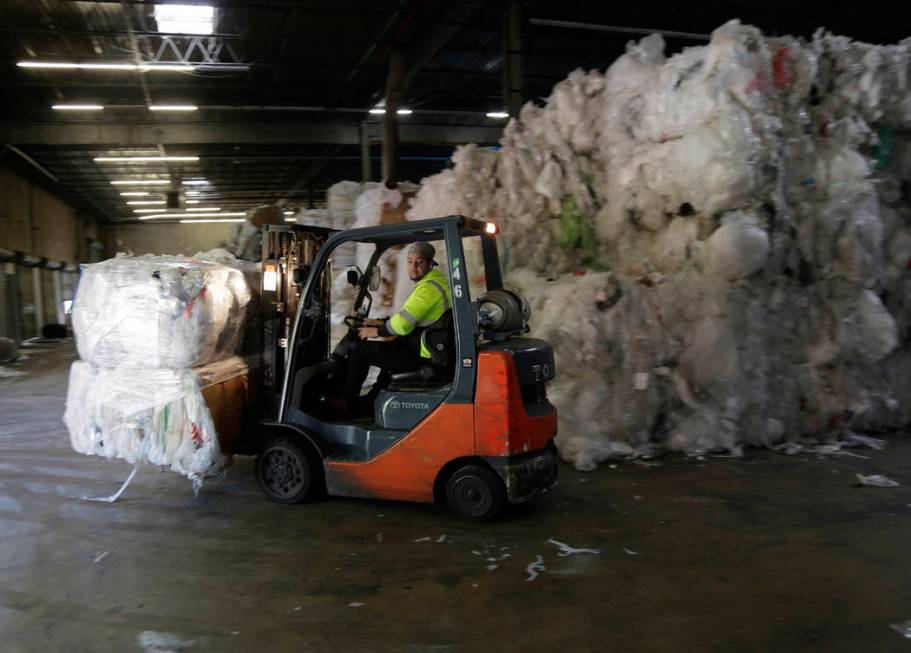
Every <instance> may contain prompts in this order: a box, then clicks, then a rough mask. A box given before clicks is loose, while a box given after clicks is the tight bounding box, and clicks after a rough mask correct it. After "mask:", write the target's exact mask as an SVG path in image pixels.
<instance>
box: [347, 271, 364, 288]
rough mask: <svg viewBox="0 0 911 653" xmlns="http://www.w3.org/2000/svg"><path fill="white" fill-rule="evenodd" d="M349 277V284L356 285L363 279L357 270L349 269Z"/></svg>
mask: <svg viewBox="0 0 911 653" xmlns="http://www.w3.org/2000/svg"><path fill="white" fill-rule="evenodd" d="M347 278H348V285H349V286H356V285H357V284H358V282H359V281H360V280H361V278H360V276H359V275H358V273H357V270H348V276H347Z"/></svg>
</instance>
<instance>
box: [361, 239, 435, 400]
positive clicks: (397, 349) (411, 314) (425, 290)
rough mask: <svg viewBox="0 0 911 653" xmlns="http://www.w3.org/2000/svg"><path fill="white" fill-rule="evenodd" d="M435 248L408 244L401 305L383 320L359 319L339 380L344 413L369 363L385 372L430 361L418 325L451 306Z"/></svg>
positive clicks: (401, 370) (368, 367)
mask: <svg viewBox="0 0 911 653" xmlns="http://www.w3.org/2000/svg"><path fill="white" fill-rule="evenodd" d="M434 256H436V250H435V249H434V247H433V245H431V244H430V243H426V242H417V243H414V244H412V245H411V247H409V248H408V276H409V277H410V278H411V280H412V281H414V282H415V286H414V289H413V290H412V291H411V294H410V295H408V299H406V300H405V304H404V306H402V309H401V310H400V311H399V312H398V313H396V314H395V315H393V316H392V317H390V318H388V319H386V320H365V322H364V324H365V326H363V327H361V328H360V329H359V330H358V336H359V337H360V339H361V340H360V342H358V343H357V344H356V345H355V347H354V349H353V350H352V352H351V354H350V357H349V359H348V369H347V376H346V379H345V400H346V403H347V407H346V408H347V412H348V413H349V414H354V412H355V411H357V409H358V401H359V397H360V392H361V386H362V385H363V384H364V380H365V379H366V378H367V372H368V371H369V369H370V366H371V365H374V366H376V367H379V368H381V369H382V370H383V372H384V373H385V374H388V373H397V372H408V371H411V370H417V369H420V368H421V367H422V366H424V365H426V364H428V363H430V358H431V357H430V350H429V349H428V348H427V344H426V342H425V340H424V338H423V336H422V334H423V332H424V329H425V328H427V327H428V326H429V325H431V324H433V323H434V322H436V321H437V320H439V319H440V318H441V317H442V316H443V314H444V313H445V312H446V311H448V310H449V309H450V308H451V307H452V294H451V291H450V289H449V284H448V282H447V280H446V277H445V276H444V275H443V273H442V272H440V271H439V270H435V269H433V268H434V266H435V265H437V263H436V261H434V260H433V258H434ZM389 336H392V337H393V339H392V340H389V341H370V340H368V338H377V337H389Z"/></svg>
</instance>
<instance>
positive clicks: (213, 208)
mask: <svg viewBox="0 0 911 653" xmlns="http://www.w3.org/2000/svg"><path fill="white" fill-rule="evenodd" d="M187 211H221V207H220V206H194V207H193V208H190V209H187Z"/></svg>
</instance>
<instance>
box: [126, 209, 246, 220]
mask: <svg viewBox="0 0 911 653" xmlns="http://www.w3.org/2000/svg"><path fill="white" fill-rule="evenodd" d="M245 215H247V213H246V211H238V212H230V211H225V212H224V213H197V214H196V215H194V216H193V217H194V218H242V217H244V216H245ZM186 217H187V214H186V213H159V214H157V215H144V216H142V217H141V218H139V219H140V220H149V219H151V218H186Z"/></svg>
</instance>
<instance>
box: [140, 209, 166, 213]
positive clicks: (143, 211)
mask: <svg viewBox="0 0 911 653" xmlns="http://www.w3.org/2000/svg"><path fill="white" fill-rule="evenodd" d="M167 211H168V210H167V209H133V213H167Z"/></svg>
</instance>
